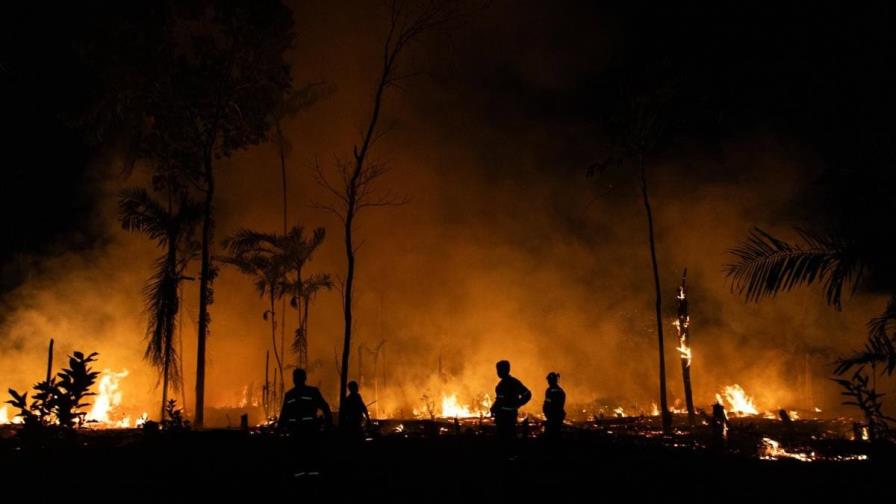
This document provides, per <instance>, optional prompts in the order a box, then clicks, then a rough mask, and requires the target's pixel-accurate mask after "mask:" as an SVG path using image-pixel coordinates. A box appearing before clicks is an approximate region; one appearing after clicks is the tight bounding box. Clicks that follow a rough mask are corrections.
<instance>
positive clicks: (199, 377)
mask: <svg viewBox="0 0 896 504" xmlns="http://www.w3.org/2000/svg"><path fill="white" fill-rule="evenodd" d="M203 164H204V165H205V166H204V167H203V169H204V175H205V182H206V188H205V205H204V207H203V216H202V251H201V257H200V260H201V265H200V271H199V329H198V334H197V344H196V412H195V413H194V416H193V425H194V426H196V427H199V428H201V427H202V424H203V423H204V421H205V343H206V337H207V335H208V325H209V316H208V305H209V301H210V300H211V299H210V298H211V282H212V278H211V275H212V266H211V242H212V239H213V224H212V200H213V199H214V195H215V176H214V172H213V171H212V153H211V150H210V149H208V150H206V152H205V156H204V159H203Z"/></svg>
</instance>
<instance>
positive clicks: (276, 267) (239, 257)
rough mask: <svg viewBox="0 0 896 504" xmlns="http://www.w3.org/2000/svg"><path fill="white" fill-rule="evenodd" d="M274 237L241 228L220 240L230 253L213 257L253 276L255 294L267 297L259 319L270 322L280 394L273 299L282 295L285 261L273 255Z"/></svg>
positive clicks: (275, 251) (276, 239) (275, 253)
mask: <svg viewBox="0 0 896 504" xmlns="http://www.w3.org/2000/svg"><path fill="white" fill-rule="evenodd" d="M278 240H279V237H278V235H276V234H271V233H261V232H258V231H252V230H249V229H242V230H239V231H237V232H236V233H235V234H234V235H233V236H231V237H230V238H227V239H226V240H224V247H225V248H226V249H227V251H228V252H229V253H230V255H229V256H223V257H218V258H216V260H219V261H221V262H223V263H225V264H230V265H231V266H235V267H236V268H237V269H238V270H239V271H240V272H242V273H244V274H246V275H249V276H250V277H253V279H254V283H255V290H256V291H257V292H258V295H259V296H260V297H262V298H264V297H267V300H268V309H267V310H265V312H264V314H263V318H264V320H270V322H271V343H272V346H273V347H274V360H275V361H276V362H277V371H279V373H280V376H279V384H280V392H281V393H282V392H283V391H284V388H285V383H284V380H283V360H282V358H281V355H280V351H279V350H278V345H277V312H276V300H277V299H278V298H279V297H280V296H282V295H283V291H282V285H283V283H284V278H285V275H286V264H285V263H284V262H283V261H282V259H281V256H280V255H279V254H277V249H276V244H277V242H278ZM275 383H277V382H275Z"/></svg>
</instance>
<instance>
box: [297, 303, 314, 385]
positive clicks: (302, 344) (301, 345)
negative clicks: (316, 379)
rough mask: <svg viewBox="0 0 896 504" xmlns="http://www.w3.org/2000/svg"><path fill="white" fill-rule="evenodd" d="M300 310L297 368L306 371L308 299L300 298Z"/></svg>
mask: <svg viewBox="0 0 896 504" xmlns="http://www.w3.org/2000/svg"><path fill="white" fill-rule="evenodd" d="M299 299H300V301H299V302H300V303H301V304H302V306H301V308H300V309H299V310H297V311H298V312H299V330H298V334H297V336H298V338H299V341H298V350H299V367H301V368H302V369H307V367H308V314H309V311H308V305H309V304H311V299H310V298H305V297H300V298H299Z"/></svg>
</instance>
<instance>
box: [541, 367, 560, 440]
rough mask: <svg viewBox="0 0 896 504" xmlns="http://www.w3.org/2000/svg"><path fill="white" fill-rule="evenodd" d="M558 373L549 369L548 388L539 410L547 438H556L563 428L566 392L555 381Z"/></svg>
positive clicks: (558, 376) (558, 377)
mask: <svg viewBox="0 0 896 504" xmlns="http://www.w3.org/2000/svg"><path fill="white" fill-rule="evenodd" d="M559 379H560V375H559V374H558V373H555V372H553V371H551V372H550V373H548V377H547V380H548V388H547V390H545V392H544V404H543V405H542V407H541V412H542V413H544V418H545V423H544V436H545V437H546V438H548V439H557V438H559V437H560V432H561V430H562V429H563V420H565V419H566V410H565V409H564V407H565V406H566V392H564V391H563V389H562V388H560V385H558V384H557V381H558V380H559Z"/></svg>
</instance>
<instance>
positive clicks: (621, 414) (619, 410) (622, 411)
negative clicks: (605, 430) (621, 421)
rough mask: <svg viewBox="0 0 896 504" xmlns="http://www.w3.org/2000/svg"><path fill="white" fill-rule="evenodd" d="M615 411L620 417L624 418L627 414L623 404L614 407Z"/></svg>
mask: <svg viewBox="0 0 896 504" xmlns="http://www.w3.org/2000/svg"><path fill="white" fill-rule="evenodd" d="M613 413H615V414H616V416H618V417H619V418H622V417H624V416H625V410H624V409H622V406H619V407H618V408H616V409H614V410H613Z"/></svg>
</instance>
